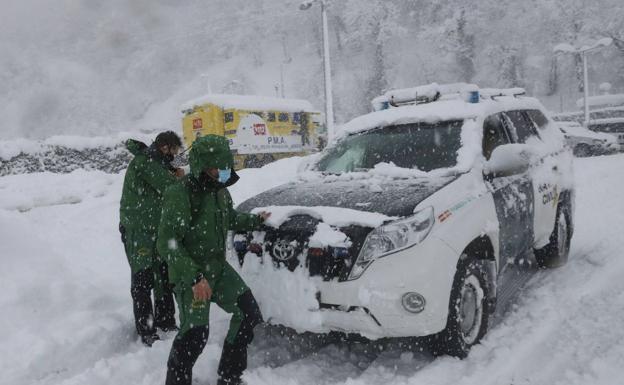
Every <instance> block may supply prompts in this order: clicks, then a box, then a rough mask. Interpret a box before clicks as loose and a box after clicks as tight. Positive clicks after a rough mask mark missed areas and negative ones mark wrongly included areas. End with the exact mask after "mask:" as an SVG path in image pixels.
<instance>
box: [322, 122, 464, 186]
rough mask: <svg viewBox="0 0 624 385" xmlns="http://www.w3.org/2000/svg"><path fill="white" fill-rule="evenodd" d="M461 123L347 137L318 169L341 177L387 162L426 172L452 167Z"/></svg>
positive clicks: (405, 127) (379, 130)
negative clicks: (342, 174)
mask: <svg viewBox="0 0 624 385" xmlns="http://www.w3.org/2000/svg"><path fill="white" fill-rule="evenodd" d="M462 123H463V121H461V120H451V121H443V122H438V123H434V124H431V123H411V124H402V125H397V126H387V127H382V128H377V129H374V130H370V131H366V132H363V133H360V134H354V135H350V136H348V137H346V138H345V139H343V140H341V141H340V142H339V143H338V144H337V145H336V146H334V147H332V148H330V149H328V151H327V152H326V154H325V155H324V156H323V157H322V158H321V160H320V161H319V162H318V170H319V171H324V172H329V173H332V174H340V173H344V172H351V171H360V170H368V169H371V168H373V167H375V165H376V164H378V163H390V162H392V163H394V164H395V165H397V166H398V167H402V168H413V169H418V170H421V171H425V172H427V171H431V170H435V169H438V168H449V167H453V166H455V165H456V163H457V150H459V148H460V147H461V127H462Z"/></svg>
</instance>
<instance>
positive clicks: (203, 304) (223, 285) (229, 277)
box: [173, 262, 249, 343]
mask: <svg viewBox="0 0 624 385" xmlns="http://www.w3.org/2000/svg"><path fill="white" fill-rule="evenodd" d="M211 288H212V298H211V299H210V301H199V300H195V299H193V289H192V287H191V286H190V284H189V283H176V285H175V287H174V288H173V291H174V293H175V297H176V301H177V302H178V309H179V314H180V331H179V333H178V337H181V336H183V335H184V333H186V332H187V331H188V330H190V329H191V328H194V327H196V326H206V325H208V323H209V314H210V303H211V302H213V303H216V304H217V305H218V306H219V307H220V308H221V309H223V310H224V311H225V312H226V313H230V314H232V318H231V320H230V328H229V330H228V334H227V337H226V341H227V342H229V343H234V339H235V337H236V334H237V333H238V330H239V328H240V326H241V322H242V321H243V312H242V311H241V309H240V308H239V307H238V306H237V304H236V301H237V300H238V297H240V295H241V294H243V293H244V292H245V291H247V290H249V288H248V287H247V285H246V284H245V282H244V281H243V279H242V278H241V277H240V276H239V275H238V273H237V272H236V271H234V269H233V268H232V266H230V265H229V264H228V263H227V262H225V263H224V264H223V269H221V272H220V273H219V274H218V276H217V277H215V279H214V283H213V284H212V285H211Z"/></svg>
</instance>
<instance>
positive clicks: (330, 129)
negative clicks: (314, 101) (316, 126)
mask: <svg viewBox="0 0 624 385" xmlns="http://www.w3.org/2000/svg"><path fill="white" fill-rule="evenodd" d="M320 3H321V15H322V18H323V69H324V72H325V121H326V124H327V141H328V142H331V140H332V138H333V136H334V107H333V104H334V101H333V98H332V83H331V66H330V62H329V33H328V27H327V10H326V6H325V2H324V1H321V2H320Z"/></svg>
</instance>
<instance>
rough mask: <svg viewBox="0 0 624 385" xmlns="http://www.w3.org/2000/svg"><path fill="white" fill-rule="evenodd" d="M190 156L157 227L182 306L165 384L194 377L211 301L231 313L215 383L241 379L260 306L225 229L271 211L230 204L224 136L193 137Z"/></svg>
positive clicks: (250, 224)
mask: <svg viewBox="0 0 624 385" xmlns="http://www.w3.org/2000/svg"><path fill="white" fill-rule="evenodd" d="M189 163H190V167H191V172H190V174H189V175H187V176H186V177H184V178H183V179H182V180H181V182H180V183H176V184H174V185H172V186H170V187H169V188H168V189H167V191H166V192H165V195H164V203H163V211H162V217H161V220H160V227H159V229H158V242H157V243H158V251H159V253H160V254H161V255H162V256H164V257H165V258H166V259H167V262H168V264H169V278H170V281H171V283H173V284H174V288H173V290H174V292H175V296H176V301H177V303H178V309H179V314H180V330H179V331H178V335H177V336H176V338H175V339H174V342H173V345H172V346H171V352H170V354H169V359H168V362H167V380H166V384H167V385H178V384H191V380H192V371H193V366H194V364H195V361H196V360H197V358H198V357H199V355H200V354H201V352H202V350H203V349H204V346H205V345H206V342H207V340H208V315H209V309H210V303H211V302H214V303H216V304H217V305H219V307H221V308H222V309H223V310H225V311H226V312H228V313H231V314H232V318H231V321H230V327H229V330H228V334H227V336H226V339H225V342H224V344H223V352H222V354H221V360H220V362H219V367H218V377H219V379H218V384H220V385H221V384H240V383H241V375H242V373H243V371H244V370H245V369H246V367H247V345H249V343H250V342H251V341H252V339H253V329H254V327H255V326H256V325H258V324H259V323H261V322H262V314H261V313H260V309H259V307H258V304H257V303H256V300H255V298H254V296H253V295H252V293H251V291H250V289H249V288H248V287H247V285H246V284H245V282H244V281H243V279H242V278H241V277H240V276H239V275H238V274H237V273H236V272H235V271H234V269H233V268H232V267H231V266H230V265H229V264H228V263H227V262H226V260H225V253H226V239H227V233H228V231H229V230H235V231H252V230H256V229H259V228H260V226H261V224H262V223H263V222H264V220H265V219H266V218H268V217H269V215H270V214H269V213H264V212H263V213H260V214H258V215H254V214H246V213H240V212H237V211H236V210H234V208H233V205H232V198H231V196H230V194H229V192H228V190H227V187H228V186H231V185H232V184H234V183H236V182H237V181H238V179H239V177H238V175H236V173H235V172H233V171H232V168H233V166H234V159H233V157H232V153H231V152H230V148H229V145H228V141H227V139H226V138H224V137H222V136H216V135H207V136H204V137H201V138H198V139H197V140H196V141H195V142H194V143H193V146H192V148H191V151H190V153H189Z"/></svg>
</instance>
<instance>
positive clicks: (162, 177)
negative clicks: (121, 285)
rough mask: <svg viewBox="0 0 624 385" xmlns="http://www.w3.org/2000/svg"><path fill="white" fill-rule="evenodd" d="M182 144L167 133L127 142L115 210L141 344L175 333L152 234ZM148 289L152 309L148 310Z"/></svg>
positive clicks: (172, 309)
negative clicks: (150, 139) (129, 155)
mask: <svg viewBox="0 0 624 385" xmlns="http://www.w3.org/2000/svg"><path fill="white" fill-rule="evenodd" d="M181 145H182V142H181V141H180V137H179V136H178V135H177V134H176V133H174V132H172V131H166V132H162V133H160V134H158V136H156V139H155V140H154V143H153V144H152V145H151V146H149V147H148V146H146V145H145V144H144V143H142V142H139V141H135V140H132V139H131V140H128V141H127V142H126V146H127V148H128V150H129V151H130V152H131V153H132V154H133V155H134V158H133V159H132V161H130V164H129V165H128V169H127V171H126V175H125V178H124V184H123V191H122V194H121V201H120V210H119V217H120V221H119V222H120V223H119V231H120V232H121V239H122V242H123V244H124V248H125V251H126V256H127V258H128V262H129V264H130V270H131V273H132V275H131V282H130V292H131V295H132V302H133V311H134V320H135V326H136V330H137V333H138V334H139V336H140V338H141V341H142V342H143V343H144V344H145V345H147V346H151V345H152V344H153V343H154V341H156V340H158V339H159V337H158V334H156V328H159V329H161V330H163V331H169V330H176V329H177V327H176V321H175V305H174V302H173V294H172V291H171V288H170V285H169V282H168V274H167V264H166V262H165V261H164V260H163V259H162V258H160V257H159V256H158V253H157V252H156V234H157V230H158V224H159V223H160V212H161V210H162V194H163V193H164V192H165V189H166V188H167V187H168V186H169V185H171V184H173V183H175V182H176V180H177V177H181V176H183V175H184V171H183V170H181V169H176V168H174V167H173V166H172V165H171V161H172V160H173V157H174V156H175V155H176V154H177V153H178V151H179V149H180V147H181ZM152 289H153V290H154V306H152V298H151V297H152V296H151V293H152Z"/></svg>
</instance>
